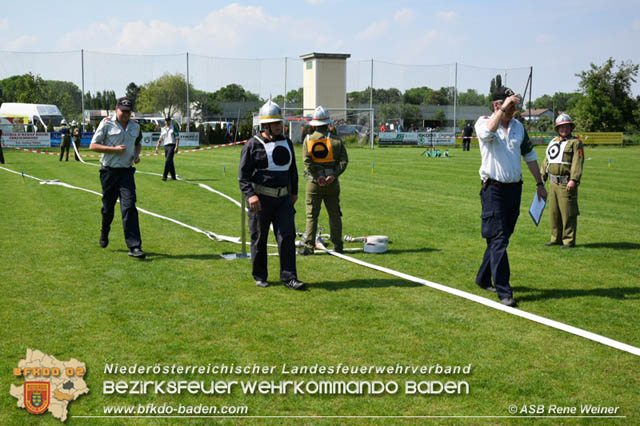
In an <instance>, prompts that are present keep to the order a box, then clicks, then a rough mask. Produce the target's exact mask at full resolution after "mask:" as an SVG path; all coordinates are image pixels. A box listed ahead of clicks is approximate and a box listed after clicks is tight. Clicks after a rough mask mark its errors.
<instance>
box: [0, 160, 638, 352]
mask: <svg viewBox="0 0 640 426" xmlns="http://www.w3.org/2000/svg"><path fill="white" fill-rule="evenodd" d="M0 169H2V170H6V171H8V172H11V173H15V174H17V175H21V173H19V172H16V171H14V170H10V169H7V168H4V167H0ZM24 176H25V177H29V178H32V179H36V180H38V181H40V183H47V184H53V185H60V186H64V187H67V188H71V189H78V190H81V191H86V192H90V193H93V194H96V195H99V196H102V194H100V193H98V192H95V191H92V190H89V189H85V188H80V187H77V186H72V185H69V184H66V183H63V182H58V181H43V180H42V179H39V178H36V177H34V176H30V175H26V174H25V175H24ZM199 186H201V187H203V188H205V189H207V190H209V191H212V192H215V193H217V194H219V195H222V196H224V197H225V198H227V199H229V200H231V201H233V202H234V203H237V204H238V205H239V203H238V202H237V201H236V200H234V199H232V198H231V197H229V196H227V195H226V194H223V193H221V192H219V191H216V190H214V189H212V188H210V187H208V186H207V185H203V184H199ZM138 210H140V211H141V212H143V213H146V214H149V215H151V216H154V217H157V218H160V219H164V220H168V221H170V222H173V223H175V224H177V225H180V226H183V227H185V228H188V229H191V230H192V231H195V232H199V233H201V234H204V235H206V236H207V237H208V238H210V239H216V240H218V241H228V242H233V243H240V241H239V238H236V237H227V236H224V235H217V234H215V233H213V232H210V231H203V230H201V229H199V228H196V227H194V226H191V225H187V224H184V223H182V222H179V221H177V220H175V219H172V218H169V217H166V216H162V215H159V214H157V213H153V212H150V211H148V210H144V209H141V208H138ZM317 247H318V248H319V249H321V250H324V251H325V252H327V253H328V254H330V255H333V256H335V257H337V258H339V259H343V260H346V261H348V262H352V263H355V264H357V265H360V266H364V267H366V268H370V269H373V270H376V271H379V272H383V273H385V274H389V275H393V276H396V277H398V278H402V279H404V280H407V281H411V282H414V283H417V284H421V285H423V286H426V287H430V288H433V289H435V290H440V291H443V292H445V293H449V294H451V295H454V296H458V297H461V298H463V299H467V300H470V301H472V302H476V303H479V304H481V305H484V306H487V307H489V308H493V309H496V310H498V311H502V312H506V313H508V314H511V315H514V316H517V317H520V318H525V319H528V320H530V321H533V322H537V323H539V324H543V325H546V326H548V327H551V328H555V329H557V330H562V331H565V332H567V333H571V334H573V335H576V336H580V337H583V338H585V339H588V340H592V341H594V342H597V343H601V344H603V345H606V346H610V347H612V348H615V349H618V350H621V351H624V352H628V353H630V354H633V355H636V356H640V348H637V347H635V346H631V345H628V344H626V343H622V342H619V341H617V340H614V339H610V338H608V337H605V336H602V335H599V334H596V333H592V332H590V331H586V330H583V329H581V328H577V327H573V326H571V325H568V324H564V323H561V322H559V321H555V320H552V319H548V318H545V317H542V316H540V315H536V314H532V313H529V312H526V311H522V310H520V309H515V308H511V307H508V306H505V305H502V304H501V303H498V302H495V301H493V300H489V299H487V298H484V297H480V296H477V295H475V294H472V293H467V292H466V291H462V290H458V289H455V288H452V287H448V286H445V285H442V284H438V283H434V282H432V281H428V280H425V279H422V278H418V277H414V276H412V275H408V274H405V273H403V272H399V271H395V270H393V269H389V268H385V267H383V266H378V265H375V264H373V263H368V262H364V261H362V260H359V259H355V258H352V257H350V256H346V255H344V254H340V253H336V252H335V251H333V250H329V249H327V248H326V247H325V246H324V245H323V244H322V243H318V244H317Z"/></svg>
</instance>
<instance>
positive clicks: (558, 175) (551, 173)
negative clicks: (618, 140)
mask: <svg viewBox="0 0 640 426" xmlns="http://www.w3.org/2000/svg"><path fill="white" fill-rule="evenodd" d="M573 127H574V124H573V122H572V121H571V117H569V115H568V114H560V115H559V116H558V118H557V119H556V130H557V131H558V134H559V135H560V136H557V137H555V138H553V139H552V140H551V142H549V146H547V154H546V156H545V158H544V161H543V162H542V170H543V175H542V177H543V179H544V180H545V181H546V180H547V179H549V180H550V181H551V183H550V184H549V217H550V219H551V241H549V242H548V243H546V244H545V246H553V245H560V244H562V248H563V249H564V248H571V247H575V245H576V228H577V227H578V215H579V214H580V212H579V210H578V185H579V184H580V178H581V177H582V166H583V164H584V149H583V147H582V141H580V139H578V138H577V137H575V136H573V135H572V134H571V131H572V130H573Z"/></svg>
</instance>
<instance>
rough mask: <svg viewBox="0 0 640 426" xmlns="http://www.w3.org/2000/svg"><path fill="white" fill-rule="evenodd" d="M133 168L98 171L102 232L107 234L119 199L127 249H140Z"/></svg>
mask: <svg viewBox="0 0 640 426" xmlns="http://www.w3.org/2000/svg"><path fill="white" fill-rule="evenodd" d="M135 172H136V169H135V168H134V167H129V168H116V167H102V168H101V169H100V183H101V184H102V231H103V232H105V233H107V234H108V233H109V230H110V229H111V222H112V221H113V212H114V208H115V205H116V201H118V197H120V212H121V213H122V227H123V228H124V240H125V242H126V243H127V247H129V248H134V247H141V246H142V239H141V238H140V223H139V221H138V209H136V182H135V180H134V179H133V174H134V173H135Z"/></svg>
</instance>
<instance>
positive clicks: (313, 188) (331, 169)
mask: <svg viewBox="0 0 640 426" xmlns="http://www.w3.org/2000/svg"><path fill="white" fill-rule="evenodd" d="M331 123H332V120H331V119H330V118H329V112H328V111H327V110H326V109H325V108H323V107H322V106H319V107H317V108H316V109H315V111H314V112H313V116H312V120H311V122H310V123H309V124H310V125H311V126H313V127H314V128H315V129H314V132H313V133H311V134H310V135H308V136H307V137H306V138H305V140H304V143H303V145H302V156H303V159H304V175H305V179H306V180H307V198H306V210H307V226H306V230H305V236H306V238H305V241H304V248H303V251H302V254H305V255H306V254H313V250H314V247H315V240H316V232H317V230H318V215H319V214H320V207H321V204H322V201H324V205H325V206H326V207H327V213H328V214H329V229H330V232H331V242H333V246H334V247H333V249H334V250H335V251H337V252H338V253H342V249H343V243H342V212H341V211H340V182H339V181H338V176H340V175H341V174H342V173H343V172H344V171H345V170H346V168H347V164H348V163H349V158H348V156H347V149H346V148H345V146H344V144H343V143H342V140H340V138H338V137H337V136H336V135H333V134H332V133H331V132H330V131H329V124H331Z"/></svg>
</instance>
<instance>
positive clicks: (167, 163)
mask: <svg viewBox="0 0 640 426" xmlns="http://www.w3.org/2000/svg"><path fill="white" fill-rule="evenodd" d="M175 153H176V146H175V145H173V144H171V145H165V146H164V157H165V160H164V172H163V173H162V177H163V178H164V179H166V178H167V175H168V174H171V179H175V178H176V166H175V164H173V157H174V156H175Z"/></svg>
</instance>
